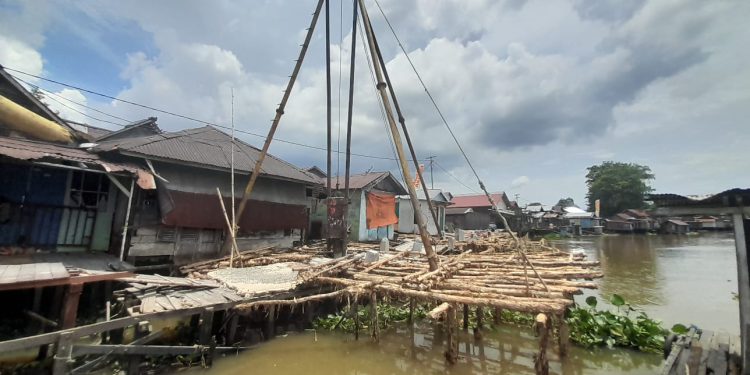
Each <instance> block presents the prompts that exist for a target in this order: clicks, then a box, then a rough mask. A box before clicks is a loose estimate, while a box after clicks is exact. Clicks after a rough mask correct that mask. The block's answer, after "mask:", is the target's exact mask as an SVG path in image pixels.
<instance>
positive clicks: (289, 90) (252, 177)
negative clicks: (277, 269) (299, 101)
mask: <svg viewBox="0 0 750 375" xmlns="http://www.w3.org/2000/svg"><path fill="white" fill-rule="evenodd" d="M323 1H324V0H318V5H317V6H316V8H315V12H314V13H313V18H312V20H311V21H310V27H309V28H308V29H307V35H306V36H305V41H304V42H303V43H302V49H301V50H300V52H299V57H298V58H297V63H296V64H295V65H294V70H293V71H292V75H291V76H290V77H289V83H288V84H287V86H286V90H284V95H283V96H282V97H281V102H280V103H279V107H278V108H277V109H276V116H275V117H274V119H273V122H272V123H271V129H269V130H268V136H266V141H265V142H264V143H263V149H262V150H261V152H260V156H258V160H256V161H255V168H253V174H252V175H250V181H248V182H247V186H245V192H244V194H243V195H242V200H241V201H240V204H239V207H238V208H237V213H236V217H238V218H242V214H243V213H244V212H245V206H247V201H248V200H249V199H250V195H251V194H252V192H253V188H254V187H255V181H256V180H257V179H258V176H259V175H260V169H261V166H262V165H263V160H265V159H266V155H267V154H268V148H269V147H270V146H271V141H272V140H273V135H274V134H275V133H276V129H277V128H278V127H279V122H280V121H281V116H283V115H284V108H285V107H286V102H287V101H288V100H289V95H291V93H292V88H293V87H294V82H295V81H296V80H297V75H298V74H299V71H300V68H302V61H303V60H304V59H305V54H306V53H307V47H308V46H309V45H310V39H312V35H313V31H314V30H315V24H316V23H317V22H318V16H320V10H321V8H322V7H323ZM232 204H234V202H232Z"/></svg>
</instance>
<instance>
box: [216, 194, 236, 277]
mask: <svg viewBox="0 0 750 375" xmlns="http://www.w3.org/2000/svg"><path fill="white" fill-rule="evenodd" d="M216 195H217V196H218V197H219V204H221V212H222V213H224V221H225V222H226V224H227V228H228V229H229V241H231V246H232V250H231V252H230V253H229V268H232V267H234V254H235V253H237V255H238V256H239V249H238V247H237V238H236V237H235V236H234V233H235V230H234V226H233V225H232V223H231V222H229V216H227V208H226V207H225V206H224V198H223V197H222V196H221V190H219V188H218V187H217V188H216Z"/></svg>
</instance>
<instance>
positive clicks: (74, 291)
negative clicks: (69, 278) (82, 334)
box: [61, 283, 83, 329]
mask: <svg viewBox="0 0 750 375" xmlns="http://www.w3.org/2000/svg"><path fill="white" fill-rule="evenodd" d="M81 292H83V284H81V283H76V284H70V285H68V288H67V290H66V291H65V297H64V300H65V303H64V305H63V309H62V314H61V315H62V329H68V328H73V327H75V326H76V317H77V316H78V302H79V301H80V300H81Z"/></svg>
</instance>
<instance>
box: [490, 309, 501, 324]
mask: <svg viewBox="0 0 750 375" xmlns="http://www.w3.org/2000/svg"><path fill="white" fill-rule="evenodd" d="M502 314H503V310H502V309H500V308H499V307H495V311H493V312H492V324H494V325H495V326H496V327H497V326H499V325H500V321H501V319H500V318H501V317H502Z"/></svg>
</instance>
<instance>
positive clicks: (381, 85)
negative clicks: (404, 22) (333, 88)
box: [359, 0, 438, 271]
mask: <svg viewBox="0 0 750 375" xmlns="http://www.w3.org/2000/svg"><path fill="white" fill-rule="evenodd" d="M359 7H360V12H361V14H362V23H363V24H364V26H365V34H366V35H367V40H368V43H369V45H370V55H372V56H371V58H372V64H373V65H374V68H375V76H376V77H377V82H378V83H377V88H378V92H379V93H380V97H381V99H382V100H383V106H384V107H385V108H384V109H385V114H386V117H387V118H388V125H389V127H390V130H391V135H392V136H393V143H394V145H395V146H396V153H397V154H398V159H399V164H400V165H401V170H402V171H403V173H404V179H406V182H407V184H406V186H407V188H408V189H409V198H410V199H411V204H412V207H413V208H414V212H415V213H416V212H419V200H418V199H417V191H416V190H415V189H414V185H412V184H410V183H409V181H412V179H411V173H410V172H409V166H408V164H407V158H406V153H405V152H404V145H403V144H402V142H401V134H400V133H399V132H398V128H397V127H396V120H394V118H393V110H392V109H391V104H390V101H389V100H388V95H387V94H386V91H385V87H386V84H385V82H383V74H382V72H381V66H380V64H379V61H378V58H377V56H378V55H379V53H378V50H377V49H376V48H375V40H374V38H373V31H372V25H371V24H370V22H369V17H368V16H367V10H366V9H365V4H364V1H363V0H359ZM415 218H416V220H417V225H418V226H419V234H420V237H421V238H422V244H424V250H425V253H426V254H427V262H428V263H429V265H430V270H431V271H435V270H437V269H438V259H437V256H436V255H435V251H434V249H433V247H432V240H431V239H430V234H429V233H428V232H427V226H425V223H424V219H423V218H422V215H415Z"/></svg>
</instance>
